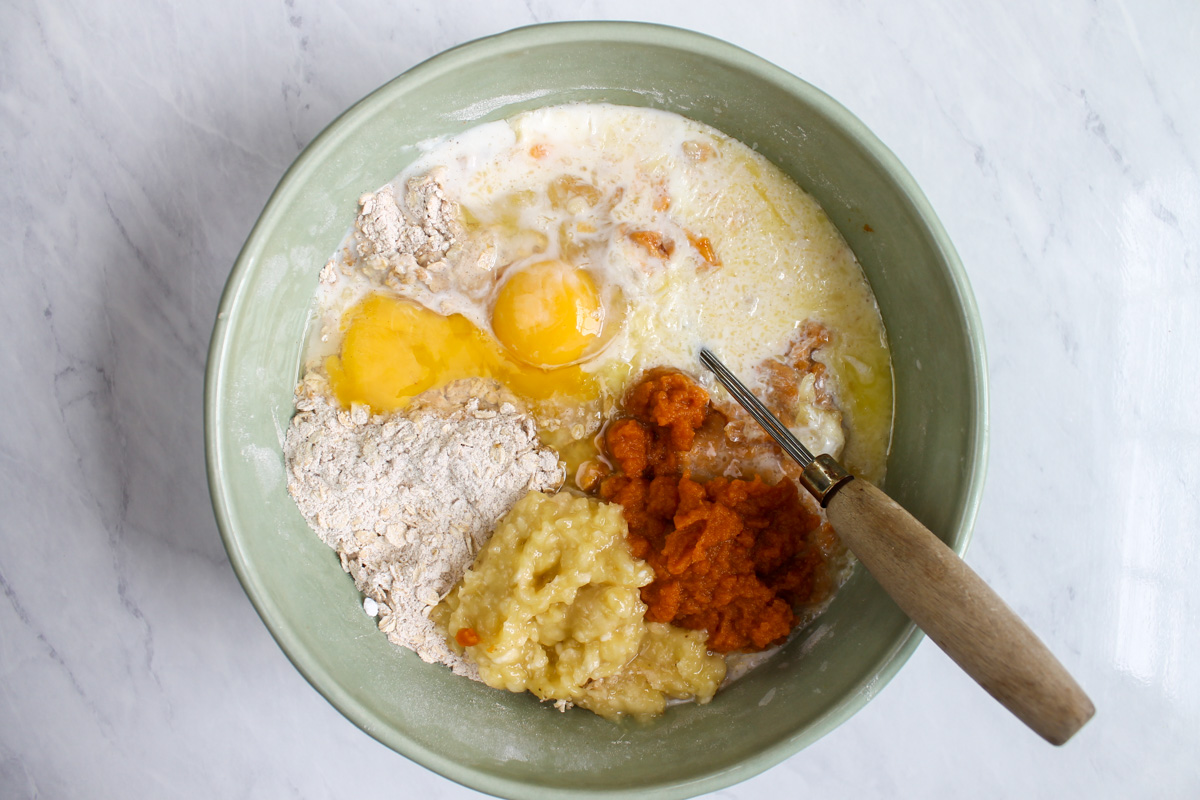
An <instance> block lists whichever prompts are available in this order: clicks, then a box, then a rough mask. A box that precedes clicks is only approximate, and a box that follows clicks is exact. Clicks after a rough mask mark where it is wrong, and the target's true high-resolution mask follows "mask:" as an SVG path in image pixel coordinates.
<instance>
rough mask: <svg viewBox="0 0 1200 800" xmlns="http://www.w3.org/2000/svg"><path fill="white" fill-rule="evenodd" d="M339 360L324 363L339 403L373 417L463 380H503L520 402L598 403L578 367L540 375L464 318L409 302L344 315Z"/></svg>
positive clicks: (371, 304) (366, 303)
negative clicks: (359, 406) (362, 407)
mask: <svg viewBox="0 0 1200 800" xmlns="http://www.w3.org/2000/svg"><path fill="white" fill-rule="evenodd" d="M342 327H343V330H344V335H343V338H342V346H341V349H340V351H339V353H338V354H337V355H334V356H330V357H329V358H328V359H326V362H325V369H326V371H327V372H328V373H329V381H330V385H331V387H332V389H333V392H334V394H335V395H336V397H337V399H338V402H340V403H341V404H342V405H343V406H345V407H349V406H350V405H351V404H353V403H365V404H367V405H369V406H370V407H371V410H372V411H374V412H375V413H382V412H386V411H394V410H396V409H398V408H403V407H404V406H405V405H406V404H407V402H408V401H409V399H411V398H412V397H415V396H416V395H418V394H420V393H421V392H423V391H425V390H426V389H431V388H436V387H438V386H444V385H445V384H447V383H449V382H450V381H454V380H459V379H461V378H472V377H486V378H493V379H495V380H498V381H500V382H501V383H503V384H504V385H505V386H507V387H508V388H509V389H510V390H512V391H513V392H514V393H516V394H517V395H519V396H521V397H526V398H529V399H533V400H547V399H550V398H553V397H556V396H567V397H572V398H576V399H577V400H578V401H584V400H587V399H591V398H593V397H595V395H596V392H597V389H596V381H595V379H594V378H593V377H592V376H591V375H588V374H587V373H585V372H584V371H583V370H581V369H580V368H579V367H577V366H568V367H562V368H559V369H539V368H537V367H531V366H529V365H528V364H522V363H519V362H517V361H515V360H514V359H512V358H511V357H509V356H508V354H507V353H506V352H505V351H504V350H503V349H502V348H501V347H500V346H499V345H498V344H497V343H496V342H495V341H494V340H493V339H492V338H491V337H490V336H488V335H487V334H486V333H484V332H483V331H481V330H480V329H479V328H477V327H475V325H473V324H472V323H471V321H470V320H468V319H467V318H466V317H464V316H462V315H460V314H453V315H450V316H443V315H442V314H438V313H436V312H434V311H430V310H429V309H427V308H425V307H424V306H421V305H418V304H417V303H414V302H412V301H411V300H406V299H404V298H401V297H395V296H392V295H386V294H372V295H368V296H367V297H366V298H365V299H363V300H361V301H360V302H359V303H358V304H357V305H355V306H353V307H351V308H350V309H349V310H347V311H346V313H345V315H344V316H343V317H342Z"/></svg>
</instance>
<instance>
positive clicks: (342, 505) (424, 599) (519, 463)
mask: <svg viewBox="0 0 1200 800" xmlns="http://www.w3.org/2000/svg"><path fill="white" fill-rule="evenodd" d="M446 391H447V392H449V393H457V394H458V395H459V396H458V397H453V396H452V397H449V398H447V397H445V395H443V396H442V397H440V398H434V400H435V401H430V400H429V399H428V398H426V399H425V400H424V401H423V402H421V403H418V404H416V407H417V410H409V411H408V412H406V413H395V414H391V415H379V416H371V415H370V413H369V411H368V409H367V408H366V407H365V406H358V405H356V406H354V408H353V409H351V410H350V411H344V410H338V409H337V408H335V407H333V406H332V405H330V404H329V402H328V401H327V400H326V397H328V396H329V392H328V386H327V384H326V382H325V379H324V378H323V376H321V375H319V374H317V373H309V374H308V375H307V376H306V377H305V379H304V381H303V382H302V383H301V384H300V386H299V387H298V389H297V391H296V408H297V412H298V413H297V414H296V416H295V417H293V418H292V422H291V425H290V427H289V428H288V431H287V437H286V441H285V443H284V457H285V459H286V461H287V475H288V491H289V492H291V494H292V497H293V498H295V500H296V505H297V506H299V508H300V511H301V512H302V513H303V514H304V516H305V518H306V519H307V520H308V522H309V524H310V525H311V526H312V527H313V529H314V530H315V531H316V532H317V534H318V535H319V536H320V537H321V539H322V540H323V541H324V542H325V543H326V544H328V545H329V546H330V547H332V548H334V549H335V550H336V551H337V553H338V555H339V557H340V558H341V562H342V568H343V569H345V570H346V572H348V573H349V574H350V575H351V576H353V578H354V584H355V586H357V587H358V589H359V591H361V592H362V593H363V594H364V595H366V596H367V598H369V599H370V600H372V601H374V602H375V603H376V604H377V605H378V611H379V614H380V618H379V627H380V629H381V630H382V631H383V632H384V633H386V634H387V635H388V638H389V639H390V640H391V641H392V642H394V643H395V644H398V645H401V646H403V647H407V648H409V649H410V650H413V651H414V652H415V653H416V654H417V655H418V656H420V657H421V658H422V659H423V660H425V661H427V662H431V663H440V664H445V665H446V666H448V667H450V668H451V669H452V670H453V671H454V672H455V673H457V674H459V675H464V676H466V677H469V678H473V679H475V680H479V675H478V672H477V671H476V668H475V666H474V665H473V664H471V663H470V662H469V661H467V660H466V659H464V658H462V657H461V656H459V655H457V654H455V653H454V652H453V651H451V650H450V648H449V647H448V646H447V644H446V641H445V638H444V634H443V633H442V632H441V631H440V630H439V629H438V628H437V627H436V626H435V625H434V623H433V622H431V621H430V620H429V618H428V614H429V611H430V609H431V608H433V606H435V605H437V603H438V602H439V601H440V600H441V599H442V597H444V596H445V595H446V593H447V592H449V591H450V589H451V588H453V586H454V584H455V583H457V582H458V580H459V578H461V577H462V575H463V573H464V572H466V570H467V568H468V567H469V566H470V565H471V562H472V561H473V560H474V558H475V554H476V553H477V552H478V551H479V549H480V548H481V547H482V546H483V544H484V543H485V542H486V541H487V538H488V537H489V536H490V535H491V532H492V530H493V529H494V528H495V526H496V524H497V522H498V521H499V520H500V518H501V517H502V516H503V515H504V514H505V513H506V512H507V511H508V510H509V509H510V508H511V507H512V505H513V504H514V503H516V501H517V500H519V499H520V498H522V497H523V496H525V494H526V493H528V492H529V491H532V490H539V491H554V490H556V489H557V488H558V487H559V486H560V485H561V483H562V480H563V469H562V467H561V466H560V464H559V462H558V456H557V455H556V454H555V453H554V451H553V450H551V449H549V448H546V447H542V446H540V444H539V443H538V439H537V430H536V428H535V426H534V423H533V421H532V420H531V419H530V418H529V417H528V416H526V415H525V414H522V413H520V412H519V411H518V410H517V408H516V407H515V406H514V405H513V404H512V403H510V402H506V401H505V400H503V399H502V398H501V397H499V396H498V395H497V393H496V392H494V391H492V392H475V395H476V396H473V397H471V398H470V399H464V398H462V397H461V396H462V395H463V394H464V393H465V391H466V390H464V388H463V387H461V386H460V387H454V386H451V387H448V388H447V390H446ZM437 400H444V401H445V402H436V401H437ZM452 409H453V410H452ZM367 605H368V606H369V605H370V604H369V603H367Z"/></svg>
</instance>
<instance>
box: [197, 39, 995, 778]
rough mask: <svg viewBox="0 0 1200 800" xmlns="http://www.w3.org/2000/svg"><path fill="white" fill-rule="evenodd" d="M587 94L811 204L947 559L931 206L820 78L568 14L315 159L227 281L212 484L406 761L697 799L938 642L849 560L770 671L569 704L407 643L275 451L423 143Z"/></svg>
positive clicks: (949, 473) (972, 492)
mask: <svg viewBox="0 0 1200 800" xmlns="http://www.w3.org/2000/svg"><path fill="white" fill-rule="evenodd" d="M571 101H587V102H605V103H617V104H624V105H634V106H649V107H653V108H660V109H665V110H667V111H673V112H676V113H679V114H683V115H685V116H688V117H691V118H692V119H696V120H699V121H700V122H704V123H707V124H709V125H712V126H714V127H716V128H719V129H721V130H722V131H724V132H725V133H727V134H730V135H731V136H734V137H736V138H738V139H740V140H742V141H743V142H746V143H747V144H750V145H752V146H753V147H755V148H757V149H758V151H759V152H761V153H762V154H764V155H765V156H766V157H767V158H769V159H771V160H772V161H773V162H775V163H776V164H778V165H779V166H780V167H781V168H782V169H783V170H784V171H785V172H786V173H788V174H789V175H790V176H791V177H792V178H793V179H794V180H795V181H796V182H797V183H798V184H799V185H800V186H801V187H803V188H804V189H807V190H808V191H809V192H810V193H812V194H813V195H815V196H816V198H817V200H819V201H820V202H821V204H822V205H823V206H824V207H825V210H826V211H827V212H828V214H829V216H830V218H831V219H832V220H833V221H834V223H835V224H836V225H837V226H838V228H839V229H841V231H842V234H843V235H844V236H845V237H846V239H847V240H848V241H849V243H850V245H851V247H853V249H854V251H855V253H857V255H858V258H859V261H860V262H861V263H862V267H863V269H864V270H865V271H866V274H867V278H868V279H869V280H870V282H871V286H872V287H873V288H874V290H875V295H876V297H877V298H878V300H879V306H880V309H881V310H882V313H883V320H884V323H885V324H886V326H887V330H888V335H889V337H890V340H891V347H892V358H893V360H894V366H895V398H896V399H895V433H894V436H893V439H892V448H891V455H890V457H889V460H888V480H887V484H886V487H885V488H886V490H887V491H888V492H889V493H890V494H891V495H892V496H893V497H894V498H895V499H896V500H898V501H899V502H900V503H901V504H903V505H904V506H905V507H906V508H908V509H909V510H910V511H911V512H912V513H913V514H915V515H916V516H917V518H918V519H920V520H921V521H923V522H924V523H925V524H926V525H927V526H928V527H929V528H930V530H932V531H933V532H934V533H936V534H937V535H938V536H940V537H941V538H942V539H943V540H944V541H945V542H946V543H947V544H949V545H950V547H952V548H953V549H954V550H956V551H958V552H959V553H961V552H962V551H963V550H964V549H965V547H966V544H967V540H968V538H969V535H970V529H971V524H972V522H973V519H974V516H975V510H976V506H977V504H978V502H979V496H980V492H981V490H982V486H983V473H984V462H985V456H986V434H987V421H986V420H987V417H986V391H985V389H986V387H985V370H984V352H983V339H982V333H981V326H980V323H979V319H978V316H977V312H976V309H975V304H974V300H973V298H972V296H971V292H970V289H969V287H968V284H967V278H966V276H965V274H964V273H963V269H962V266H961V264H960V263H959V260H958V257H957V256H956V254H955V252H954V248H953V246H952V245H951V244H950V241H949V240H948V238H947V236H946V233H945V231H944V230H943V229H942V226H941V224H940V223H939V222H938V220H937V218H936V217H935V216H934V213H933V210H932V209H931V208H930V206H929V203H928V201H927V200H926V199H925V197H924V195H922V194H921V190H920V189H918V188H917V185H916V183H914V181H913V179H912V177H911V176H910V175H909V174H908V172H906V171H905V169H904V167H903V166H901V165H900V163H899V162H898V161H897V160H896V158H895V156H893V155H892V154H891V153H890V152H889V151H888V150H887V148H885V147H884V146H883V144H882V143H881V142H880V141H879V140H878V139H876V138H875V136H874V135H872V134H871V132H870V131H868V130H867V129H866V127H864V126H863V124H862V123H861V122H859V121H858V120H857V119H856V118H855V117H854V116H853V115H851V114H850V113H849V112H848V111H846V110H845V109H844V108H842V107H841V106H840V105H838V104H837V103H836V102H834V101H833V100H832V99H830V98H829V97H827V96H826V95H824V94H822V93H821V92H820V91H818V90H817V89H815V88H813V87H812V86H810V85H809V84H807V83H805V82H804V81H801V80H799V79H798V78H796V77H794V76H792V75H790V74H788V73H786V72H784V71H783V70H780V69H778V68H777V67H774V66H772V65H771V64H769V63H767V62H765V61H763V60H762V59H760V58H758V57H756V56H754V55H751V54H750V53H747V52H745V51H743V50H740V49H738V48H736V47H734V46H732V45H729V44H726V43H724V42H721V41H719V40H715V39H712V38H709V37H706V36H702V35H699V34H696V33H691V32H688V31H683V30H678V29H674V28H667V27H661V26H656V25H644V24H635V23H564V24H555V25H541V26H536V27H531V28H522V29H520V30H515V31H511V32H509V33H505V34H501V35H499V36H494V37H491V38H488V39H482V40H480V41H476V42H471V43H470V44H466V45H463V46H461V47H457V48H455V49H453V50H450V51H448V52H445V53H442V54H441V55H439V56H437V57H435V58H432V59H430V60H429V61H426V62H425V63H423V64H421V65H419V66H417V67H414V68H413V69H411V70H409V71H408V72H406V73H405V74H403V75H401V76H400V77H398V78H396V79H395V80H393V81H392V82H391V83H389V84H387V85H386V86H384V87H383V88H381V89H379V90H378V91H376V92H374V93H373V94H371V95H370V96H369V97H367V98H366V99H364V100H362V101H361V102H359V103H358V104H357V105H355V106H354V107H353V108H351V109H350V110H349V111H347V112H346V113H345V114H343V115H342V116H341V117H339V118H338V119H337V120H336V121H335V122H334V123H333V124H332V125H330V126H329V127H328V128H327V129H326V130H325V131H324V132H323V133H322V134H321V135H320V136H318V137H317V138H316V140H315V141H313V143H312V144H310V145H309V146H308V148H307V149H306V150H305V151H304V152H303V153H302V154H301V155H300V157H299V158H298V159H296V163H295V164H293V165H292V167H291V169H289V170H288V171H287V174H286V175H284V177H283V180H282V181H281V182H280V184H279V187H278V188H277V189H276V190H275V193H274V195H272V197H271V200H270V202H269V203H267V207H266V209H265V210H264V211H263V213H262V217H261V218H260V219H259V220H258V223H257V224H256V225H255V226H254V230H253V231H252V232H251V234H250V238H249V240H247V242H246V246H245V248H244V249H243V250H242V253H241V255H240V256H239V257H238V260H237V264H236V265H235V266H234V268H233V272H232V274H231V275H230V277H229V283H228V285H227V286H226V288H225V294H224V297H222V299H221V307H220V312H219V313H218V315H217V322H216V326H215V328H214V330H213V337H212V345H211V349H210V351H209V357H208V375H207V384H206V387H205V428H206V443H207V453H208V477H209V483H210V486H211V491H212V497H213V506H214V508H215V509H216V516H217V522H218V524H219V526H220V529H221V535H222V536H223V537H224V540H225V546H226V548H227V549H228V551H229V558H230V560H231V561H232V562H233V567H234V570H235V571H236V572H237V575H238V577H239V578H240V579H241V582H242V585H243V586H244V587H245V589H246V593H247V594H248V595H249V596H250V600H251V602H253V603H254V606H255V608H257V609H258V613H259V614H260V615H261V616H262V618H263V621H264V622H265V623H266V624H267V627H268V628H269V629H270V631H271V633H272V635H273V636H274V637H275V639H276V641H278V642H279V645H280V647H282V648H283V650H284V652H285V653H287V655H288V657H289V658H290V659H291V660H292V663H294V664H295V665H296V668H297V669H299V670H300V672H302V673H303V674H304V676H305V677H306V678H307V679H308V680H309V682H310V683H311V684H312V685H313V686H314V687H316V689H317V691H319V692H321V693H322V694H323V695H324V696H325V697H326V698H328V700H329V702H331V703H333V705H334V706H336V707H337V708H338V709H339V710H340V711H341V712H342V713H343V714H345V715H346V716H347V717H348V718H349V719H350V720H351V721H353V722H354V723H355V724H356V725H358V726H359V727H361V728H362V729H363V730H364V731H366V732H367V733H369V734H370V735H371V736H373V737H375V738H376V739H378V740H379V741H381V742H383V743H384V744H386V745H387V746H389V747H391V748H393V749H394V750H396V751H397V752H399V753H402V754H403V755H405V756H407V757H408V758H410V759H412V760H414V761H416V762H418V763H420V764H422V765H424V766H426V767H428V768H429V769H432V770H435V771H436V772H438V773H440V774H442V775H444V776H446V777H447V778H450V779H451V780H455V781H458V782H459V783H462V784H465V785H467V786H471V787H473V788H475V789H479V790H480V791H484V792H489V793H492V794H496V795H501V796H507V797H532V798H560V797H593V796H601V795H603V796H606V797H608V796H616V795H626V796H637V797H639V798H641V797H660V798H666V797H690V796H693V795H696V794H700V793H702V792H706V791H712V790H715V789H719V788H721V787H724V786H728V785H730V784H733V783H736V782H737V781H740V780H743V779H745V778H747V777H750V776H751V775H754V774H755V773H758V772H760V771H762V770H764V769H766V768H768V767H770V766H772V765H773V764H776V763H778V762H779V761H782V760H783V759H785V758H787V757H788V756H790V755H792V754H793V753H795V752H797V751H798V750H800V749H801V748H803V747H805V746H806V745H808V744H810V743H812V742H814V741H816V740H817V739H818V738H819V737H821V736H823V735H824V734H826V733H828V732H829V731H830V730H832V729H833V728H834V727H836V726H837V725H839V724H841V723H842V722H844V721H846V720H847V719H849V718H850V716H851V715H852V714H853V713H854V712H855V711H857V710H858V709H860V708H861V707H862V706H863V705H864V704H865V703H866V702H867V701H868V700H869V699H870V698H871V697H872V696H874V695H875V694H876V693H877V692H878V691H879V690H880V688H881V687H882V686H883V685H884V684H885V683H887V681H888V680H889V679H890V678H891V677H892V676H893V675H894V674H895V673H896V671H897V670H899V669H900V667H901V665H902V664H903V663H904V662H905V660H906V659H907V658H908V656H909V655H910V654H911V653H912V651H913V649H914V648H915V647H916V645H917V642H918V641H919V639H920V632H919V631H918V630H917V629H916V628H915V627H914V626H913V625H912V624H911V623H910V622H909V621H908V619H907V618H906V617H905V616H904V615H903V614H902V613H901V612H900V611H899V610H898V609H897V608H896V606H895V605H894V604H893V603H892V602H891V600H890V599H888V597H887V596H886V595H885V594H884V593H883V591H882V590H881V589H880V588H879V586H878V585H877V584H876V583H875V582H874V580H872V579H871V578H870V576H869V575H867V574H865V573H864V571H863V570H861V569H859V570H856V573H855V574H854V576H853V577H852V578H851V579H850V581H849V582H848V583H847V584H846V585H845V586H844V587H843V588H842V590H841V591H840V593H839V594H838V595H837V597H836V599H835V600H834V602H833V604H832V606H831V607H830V608H829V610H828V611H827V612H826V613H825V614H824V616H822V617H821V618H820V619H819V620H818V621H817V622H816V623H814V624H813V625H812V626H810V628H809V629H808V630H806V631H804V632H803V633H802V634H801V635H800V636H798V637H796V638H795V639H794V640H793V641H792V642H791V643H790V644H789V645H788V646H787V647H785V648H784V649H783V651H782V652H780V653H779V654H778V655H776V656H775V658H774V660H773V661H772V662H771V663H770V664H769V665H767V666H765V667H763V668H760V669H758V670H756V671H755V672H753V673H751V674H750V675H748V676H747V677H745V678H743V679H742V680H740V681H738V682H737V683H735V684H734V685H733V686H731V687H729V688H727V689H725V690H723V691H722V692H721V693H720V694H718V695H717V697H716V698H715V699H714V700H713V702H712V703H710V704H708V705H704V706H700V705H695V704H685V705H681V706H677V707H674V708H671V709H669V710H668V712H667V713H666V714H665V715H664V716H663V717H662V718H660V719H659V720H658V721H656V722H654V723H653V724H650V725H638V724H636V723H632V722H630V723H626V724H621V725H614V724H612V723H610V722H607V721H605V720H603V719H600V718H599V717H596V716H594V715H593V714H591V713H589V712H586V711H581V710H573V711H570V712H567V713H565V714H562V713H559V712H557V711H555V710H554V709H553V708H551V707H550V706H549V705H542V704H539V703H538V702H537V701H536V700H535V699H534V698H533V697H532V696H530V695H513V694H508V693H505V692H500V691H496V690H493V689H489V688H487V687H485V686H483V685H481V684H478V683H473V682H471V681H467V680H463V679H462V678H458V677H455V676H453V675H452V674H451V673H450V672H449V671H448V670H446V669H444V668H442V667H438V666H430V665H427V664H425V663H423V662H421V661H420V660H419V659H418V658H417V657H416V656H415V655H413V654H412V653H410V652H408V651H402V650H400V649H398V648H396V647H394V646H392V645H391V644H390V643H389V642H388V641H387V639H386V638H385V637H384V635H383V634H382V633H380V632H379V631H378V630H377V629H376V628H375V624H374V621H373V620H372V619H370V618H369V617H367V616H366V615H365V614H364V613H363V611H362V606H361V605H360V597H359V595H358V592H357V591H356V590H355V588H354V584H353V583H352V581H351V579H350V578H349V576H347V575H346V574H345V573H343V572H342V570H341V568H340V566H339V565H338V560H337V558H336V557H335V555H334V553H333V551H332V550H330V549H329V548H327V547H326V546H325V545H324V544H322V543H321V541H320V540H318V538H317V536H316V535H315V534H314V533H313V532H312V531H311V530H310V529H309V527H308V525H307V524H306V523H305V521H304V519H303V517H301V515H300V513H299V511H297V509H296V506H295V504H294V503H293V502H292V500H291V498H290V497H289V496H288V493H287V489H286V485H285V479H284V467H283V457H282V446H281V442H282V440H283V436H284V431H285V430H286V429H287V425H288V420H289V419H290V417H291V416H292V389H293V386H294V385H295V383H296V380H297V377H298V374H299V368H300V356H301V343H302V339H303V334H304V332H305V327H306V325H307V324H308V321H309V312H310V308H311V305H312V303H311V301H312V298H313V294H314V291H315V289H316V285H317V273H318V270H319V269H320V267H321V266H322V265H323V264H324V263H325V260H326V259H327V258H328V256H329V255H330V254H331V253H332V252H333V251H334V248H335V247H336V246H337V245H338V243H339V241H340V240H341V238H342V236H343V235H344V234H345V232H346V231H347V230H348V229H349V227H350V225H351V224H352V222H353V220H354V215H355V209H356V205H355V201H356V199H357V198H358V196H359V195H360V194H361V193H362V192H364V191H367V190H373V189H375V188H376V187H378V186H380V185H382V184H384V183H386V182H387V181H388V180H390V179H391V178H392V177H393V176H394V175H395V174H396V173H397V172H399V171H400V170H401V169H402V168H403V167H404V166H405V165H407V164H408V163H409V162H410V161H411V160H412V159H413V158H414V157H415V156H416V155H417V153H418V149H417V143H418V142H420V141H422V140H424V139H428V138H430V137H435V136H442V135H445V134H450V133H455V132H457V131H461V130H464V129H465V128H467V127H469V126H472V125H475V124H477V123H481V122H485V121H490V120H496V119H501V118H504V117H509V116H511V115H513V114H515V113H517V112H519V111H524V110H526V109H530V108H536V107H539V106H546V105H553V104H558V103H566V102H571Z"/></svg>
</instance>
